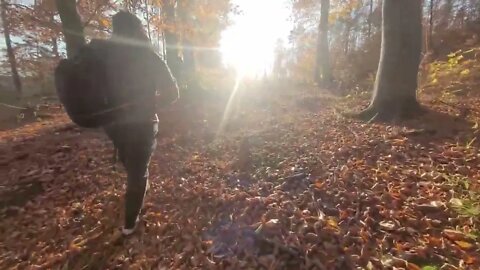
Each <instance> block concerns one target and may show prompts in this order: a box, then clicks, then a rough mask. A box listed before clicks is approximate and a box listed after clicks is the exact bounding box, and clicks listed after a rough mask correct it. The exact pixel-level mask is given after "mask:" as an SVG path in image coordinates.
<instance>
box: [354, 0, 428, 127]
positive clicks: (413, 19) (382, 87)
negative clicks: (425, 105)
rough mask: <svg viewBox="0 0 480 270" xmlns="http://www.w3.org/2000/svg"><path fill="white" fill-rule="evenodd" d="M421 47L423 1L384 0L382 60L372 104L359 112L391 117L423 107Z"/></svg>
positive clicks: (383, 118) (373, 117) (374, 117)
mask: <svg viewBox="0 0 480 270" xmlns="http://www.w3.org/2000/svg"><path fill="white" fill-rule="evenodd" d="M421 48H422V3H421V1H418V0H402V1H398V0H385V1H384V4H383V19H382V48H381V56H380V62H379V67H378V71H377V77H376V80H375V86H374V93H373V97H372V100H371V102H370V106H369V107H368V108H367V109H366V110H364V111H363V112H361V113H360V116H361V117H362V118H363V119H367V120H380V121H388V120H392V119H394V118H408V117H413V116H415V114H416V113H417V112H419V111H420V105H419V103H418V101H417V97H416V90H417V74H418V68H419V63H420V54H421Z"/></svg>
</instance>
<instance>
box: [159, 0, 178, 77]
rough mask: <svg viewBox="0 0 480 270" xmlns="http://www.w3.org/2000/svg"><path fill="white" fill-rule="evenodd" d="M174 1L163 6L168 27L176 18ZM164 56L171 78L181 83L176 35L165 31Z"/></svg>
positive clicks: (173, 23) (167, 30)
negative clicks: (171, 74)
mask: <svg viewBox="0 0 480 270" xmlns="http://www.w3.org/2000/svg"><path fill="white" fill-rule="evenodd" d="M174 2H175V1H167V3H166V4H165V6H164V9H163V10H164V12H165V18H166V20H167V24H168V26H169V27H172V26H174V25H175V21H176V16H175V3H174ZM164 36H165V46H166V48H165V56H166V60H167V64H168V67H169V68H170V69H171V71H172V73H173V76H174V77H175V78H176V79H177V81H178V82H181V81H182V79H181V62H182V61H181V59H180V57H179V56H178V53H179V48H178V46H179V44H178V39H177V35H176V34H175V33H174V32H173V31H171V30H169V29H168V28H167V29H166V30H165V33H164Z"/></svg>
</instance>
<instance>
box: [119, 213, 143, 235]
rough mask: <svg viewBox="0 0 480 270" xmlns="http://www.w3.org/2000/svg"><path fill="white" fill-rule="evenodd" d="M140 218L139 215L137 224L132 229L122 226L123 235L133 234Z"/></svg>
mask: <svg viewBox="0 0 480 270" xmlns="http://www.w3.org/2000/svg"><path fill="white" fill-rule="evenodd" d="M139 221H140V219H139V218H138V217H137V221H136V222H135V225H134V226H133V228H131V229H127V228H125V226H123V227H122V234H123V236H129V235H132V234H133V233H134V232H135V229H136V228H137V225H138V222H139Z"/></svg>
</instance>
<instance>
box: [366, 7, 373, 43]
mask: <svg viewBox="0 0 480 270" xmlns="http://www.w3.org/2000/svg"><path fill="white" fill-rule="evenodd" d="M372 16H373V0H370V12H369V13H368V33H367V35H368V39H370V37H371V36H372Z"/></svg>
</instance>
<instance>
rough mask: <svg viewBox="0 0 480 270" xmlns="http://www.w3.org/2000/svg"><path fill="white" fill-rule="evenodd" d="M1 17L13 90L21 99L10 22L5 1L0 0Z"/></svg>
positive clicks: (20, 86) (20, 84)
mask: <svg viewBox="0 0 480 270" xmlns="http://www.w3.org/2000/svg"><path fill="white" fill-rule="evenodd" d="M0 4H1V8H2V11H1V16H2V24H3V35H4V36H5V45H6V47H7V54H8V61H9V62H10V68H11V70H12V79H13V85H14V86H15V90H16V91H17V95H18V98H21V97H22V81H21V80H20V75H19V74H18V69H17V60H16V59H15V52H14V50H13V47H12V39H11V38H10V31H11V30H10V29H11V28H10V26H11V25H10V21H9V18H8V17H7V3H6V1H5V0H1V2H0Z"/></svg>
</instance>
